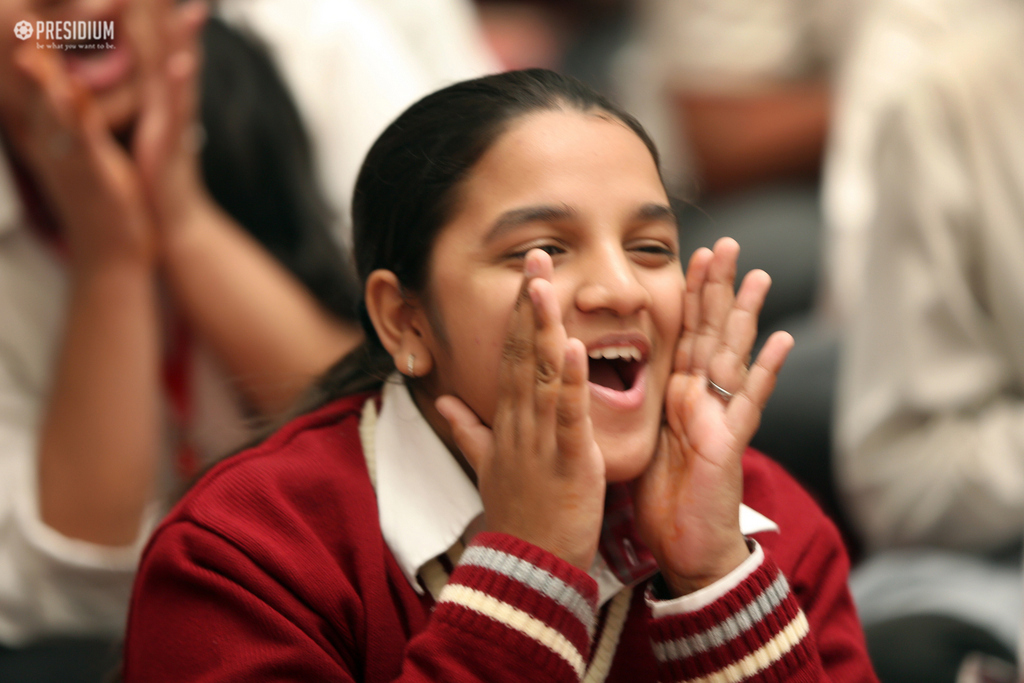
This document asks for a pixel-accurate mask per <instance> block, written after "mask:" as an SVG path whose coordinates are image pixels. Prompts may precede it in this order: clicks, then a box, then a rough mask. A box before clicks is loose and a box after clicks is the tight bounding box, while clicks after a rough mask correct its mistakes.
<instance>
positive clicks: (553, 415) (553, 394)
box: [528, 259, 566, 454]
mask: <svg viewBox="0 0 1024 683" xmlns="http://www.w3.org/2000/svg"><path fill="white" fill-rule="evenodd" d="M549 260H550V259H549ZM528 289H529V292H530V303H531V304H532V307H533V313H534V325H535V337H534V358H535V359H536V362H535V367H534V372H535V387H534V410H535V411H536V416H535V419H536V425H537V430H538V431H537V434H538V436H539V437H540V439H541V440H540V441H539V442H538V446H539V447H540V449H541V452H550V453H552V454H554V453H555V452H556V450H557V449H555V448H554V446H555V431H556V426H557V420H558V416H557V407H558V399H559V393H560V392H561V388H562V371H563V368H564V363H565V353H566V334H565V327H564V326H563V325H562V312H561V310H560V309H559V306H558V301H557V299H556V298H555V291H554V288H553V286H552V284H551V282H550V281H548V280H545V279H542V278H540V277H537V278H534V279H533V280H531V281H530V283H529V285H528Z"/></svg>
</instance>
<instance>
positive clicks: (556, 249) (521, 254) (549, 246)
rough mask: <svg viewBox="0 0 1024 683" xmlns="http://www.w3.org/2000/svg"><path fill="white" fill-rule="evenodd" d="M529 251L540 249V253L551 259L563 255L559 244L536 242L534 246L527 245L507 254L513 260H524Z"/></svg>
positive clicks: (563, 251) (562, 249)
mask: <svg viewBox="0 0 1024 683" xmlns="http://www.w3.org/2000/svg"><path fill="white" fill-rule="evenodd" d="M531 249H540V250H541V251H543V252H545V253H546V254H548V255H550V256H551V257H552V258H554V257H555V256H558V255H559V254H564V253H565V248H564V247H563V246H561V245H559V244H556V243H554V242H538V243H536V244H527V245H525V246H523V247H520V248H518V249H516V250H515V251H514V252H512V253H511V254H509V257H510V258H514V259H524V258H526V254H527V252H529V251H530V250H531Z"/></svg>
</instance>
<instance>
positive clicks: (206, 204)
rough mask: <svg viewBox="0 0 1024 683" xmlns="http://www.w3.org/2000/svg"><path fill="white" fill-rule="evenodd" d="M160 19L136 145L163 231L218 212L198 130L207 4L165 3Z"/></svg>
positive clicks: (134, 153) (159, 9) (163, 0)
mask: <svg viewBox="0 0 1024 683" xmlns="http://www.w3.org/2000/svg"><path fill="white" fill-rule="evenodd" d="M157 4H158V7H157V8H156V9H155V11H156V12H157V14H158V16H159V17H160V19H159V20H158V21H156V22H153V28H152V29H151V30H152V31H153V35H151V36H149V39H151V40H153V41H155V42H156V43H157V44H159V45H161V48H162V49H161V50H160V51H159V55H158V56H157V58H156V59H155V60H154V62H153V63H152V64H147V65H146V66H145V68H144V78H143V81H144V83H143V97H142V100H143V103H142V111H141V113H140V116H139V122H138V125H137V126H136V129H135V134H134V137H133V139H132V156H133V157H134V158H135V163H136V165H137V167H138V170H139V175H140V176H141V179H142V184H143V187H144V188H145V191H146V196H147V198H148V200H149V203H150V206H151V208H152V210H153V214H154V218H155V219H156V223H157V227H158V230H159V231H160V233H161V236H163V237H166V236H168V233H170V232H171V231H174V230H177V229H179V228H180V227H182V226H184V225H186V224H188V223H195V222H196V221H195V220H194V216H195V213H196V212H197V211H202V210H206V209H212V207H213V204H212V200H210V198H209V195H208V193H207V191H206V185H205V183H204V182H203V179H202V174H201V172H200V167H199V151H200V147H201V143H202V140H201V137H202V129H201V127H200V125H199V124H198V120H197V110H198V102H199V82H198V81H199V74H200V65H201V63H202V55H201V49H200V48H201V45H200V42H201V40H200V37H201V32H202V27H203V24H204V23H205V21H206V18H207V15H208V13H209V10H208V7H207V5H206V2H205V1H204V0H188V2H184V3H180V4H179V3H177V2H175V0H159V2H158V3H157Z"/></svg>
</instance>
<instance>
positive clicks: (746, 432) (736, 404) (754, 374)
mask: <svg viewBox="0 0 1024 683" xmlns="http://www.w3.org/2000/svg"><path fill="white" fill-rule="evenodd" d="M793 343H794V342H793V337H792V335H790V334H789V333H788V332H775V333H773V334H772V336H770V337H768V341H767V342H765V345H764V348H762V349H761V353H759V354H758V356H757V360H756V361H755V362H754V365H753V366H752V367H751V368H750V374H749V375H748V376H747V381H746V383H745V384H744V386H743V388H742V389H741V390H740V391H738V392H737V393H736V394H735V395H734V396H733V398H732V400H731V401H729V406H728V408H727V410H726V416H727V420H728V422H729V429H730V431H731V432H732V433H733V434H734V435H735V437H736V438H737V440H739V441H740V442H742V443H748V442H749V441H750V439H751V438H753V436H754V433H755V432H756V431H757V428H758V426H759V425H760V424H761V414H762V413H763V412H764V407H765V405H766V404H767V403H768V399H769V398H770V397H771V395H772V392H773V391H774V390H775V383H776V381H777V380H778V377H779V372H780V371H781V370H782V366H783V364H784V363H785V362H786V357H787V356H788V355H789V352H790V351H791V350H792V348H793Z"/></svg>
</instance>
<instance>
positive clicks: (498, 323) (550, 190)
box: [420, 111, 684, 481]
mask: <svg viewBox="0 0 1024 683" xmlns="http://www.w3.org/2000/svg"><path fill="white" fill-rule="evenodd" d="M534 248H540V249H543V250H545V251H547V252H548V253H550V254H551V257H552V261H553V263H554V276H553V278H552V283H553V285H554V289H555V292H556V293H557V296H558V298H559V300H560V302H561V308H562V317H563V322H564V324H565V328H566V332H567V333H568V335H569V336H570V337H576V338H578V339H580V340H581V341H582V342H583V344H584V345H585V346H586V347H587V351H588V352H589V354H590V356H591V361H590V383H591V384H590V389H591V417H592V419H593V424H594V432H595V436H596V439H597V443H598V445H599V446H600V447H601V450H602V452H603V453H604V456H605V460H606V465H607V476H608V480H609V481H626V480H630V479H633V478H635V477H636V476H638V475H639V474H640V473H641V472H643V470H644V469H645V468H646V466H647V464H648V462H649V461H650V458H651V455H652V454H653V452H654V448H655V442H656V439H657V434H658V428H659V425H660V423H661V419H662V402H663V398H664V394H665V387H666V382H667V381H668V376H669V373H670V370H671V367H672V362H673V358H674V353H675V346H676V341H677V339H678V337H679V334H680V330H681V325H682V306H683V293H684V280H683V273H682V269H681V267H680V263H679V257H678V238H677V233H676V223H675V220H674V217H673V214H672V211H671V209H670V208H669V203H668V198H667V197H666V194H665V190H664V187H663V186H662V183H661V179H660V178H659V175H658V170H657V168H656V167H655V164H654V160H653V159H652V157H651V154H650V152H649V151H648V149H647V147H646V146H645V145H644V143H643V141H641V140H640V138H639V137H637V135H636V134H635V133H634V132H633V131H632V130H630V129H629V128H628V127H627V126H626V125H624V124H623V123H621V122H620V121H618V120H615V119H612V118H610V117H607V116H603V115H601V114H597V113H580V112H577V111H544V112H540V113H534V114H530V115H527V116H525V117H523V118H521V119H518V120H516V121H514V122H513V124H512V125H511V127H510V128H509V130H508V131H507V132H505V133H504V134H503V135H502V136H501V137H499V138H498V140H497V141H496V142H495V143H494V144H493V145H492V146H491V148H490V149H489V150H488V151H487V152H486V153H485V154H484V156H483V157H482V158H481V159H480V161H479V162H478V163H477V165H476V166H474V168H473V170H472V172H471V173H470V175H469V177H468V178H467V179H466V181H465V183H464V184H463V186H462V187H461V188H460V191H459V203H458V212H457V215H456V216H455V218H454V219H453V220H452V221H451V222H450V223H449V224H448V225H446V226H445V227H444V228H443V229H442V230H441V232H440V233H439V235H438V237H437V239H436V241H435V245H434V249H433V252H432V254H431V258H430V271H429V272H430V279H429V284H428V291H427V294H426V296H427V297H428V299H429V301H428V310H429V312H430V313H429V316H428V318H429V320H430V324H429V334H428V335H427V336H428V337H429V339H426V340H425V342H426V343H427V344H428V346H429V347H430V351H431V353H432V354H433V358H434V363H435V368H434V372H432V373H431V374H430V376H429V377H428V378H425V379H427V386H426V387H424V389H426V390H427V392H428V393H430V394H434V395H439V394H442V393H450V394H453V395H455V396H458V397H459V398H461V399H462V400H463V401H465V402H466V404H467V405H468V406H469V407H470V408H472V409H473V410H474V411H476V413H477V415H479V416H480V418H481V419H482V420H483V421H484V422H485V423H488V424H492V423H493V417H494V411H495V406H496V403H497V395H498V390H499V387H498V374H499V372H498V369H499V364H500V362H501V355H502V354H501V352H502V346H503V343H504V340H505V336H506V330H507V328H508V324H509V319H510V316H511V313H512V310H513V306H514V305H515V301H516V297H517V295H518V293H519V290H520V287H521V286H522V280H523V274H522V269H523V257H524V255H525V254H526V252H527V251H528V250H530V249H534ZM595 356H596V357H597V358H595ZM424 403H428V402H424V401H421V402H420V404H421V407H423V406H424ZM426 412H427V413H428V419H430V420H431V421H432V422H433V423H434V427H435V429H437V430H438V432H439V433H441V434H442V435H444V434H447V425H446V424H445V423H444V420H443V418H441V417H440V416H439V415H437V414H436V413H434V411H433V410H432V409H428V410H427V411H426Z"/></svg>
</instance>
